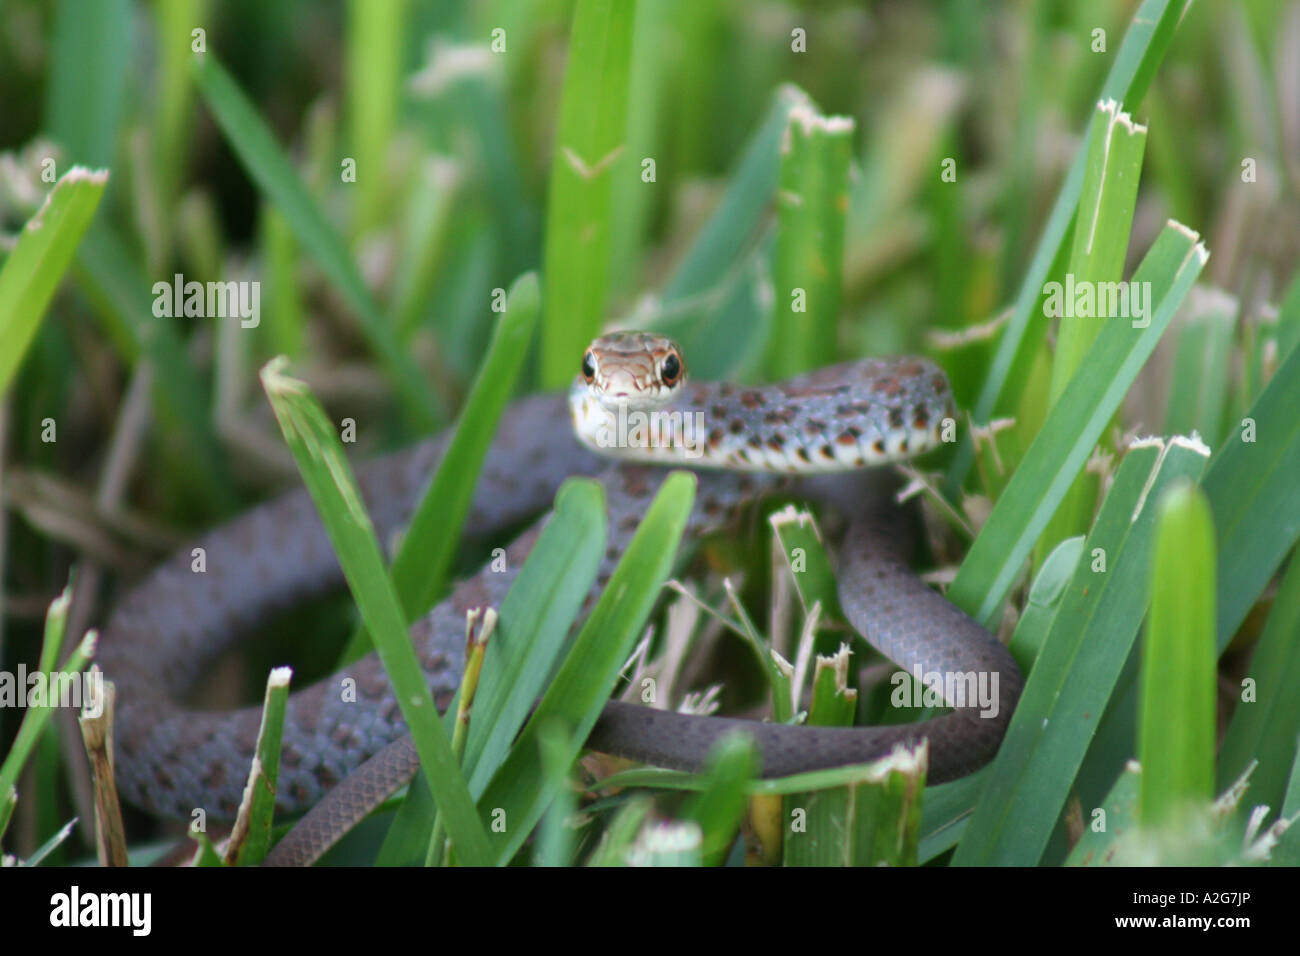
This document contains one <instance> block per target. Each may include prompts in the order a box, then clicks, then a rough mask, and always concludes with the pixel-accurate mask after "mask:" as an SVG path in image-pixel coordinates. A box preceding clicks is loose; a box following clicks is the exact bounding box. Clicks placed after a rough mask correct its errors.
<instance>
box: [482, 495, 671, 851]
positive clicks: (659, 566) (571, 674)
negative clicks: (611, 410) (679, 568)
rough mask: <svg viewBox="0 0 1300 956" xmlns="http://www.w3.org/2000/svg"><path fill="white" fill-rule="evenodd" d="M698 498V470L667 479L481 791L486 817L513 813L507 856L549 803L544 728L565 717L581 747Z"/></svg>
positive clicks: (574, 751) (574, 744)
mask: <svg viewBox="0 0 1300 956" xmlns="http://www.w3.org/2000/svg"><path fill="white" fill-rule="evenodd" d="M694 498H695V477H694V476H693V475H691V474H689V473H686V472H674V473H673V474H671V475H669V476H668V478H667V479H666V480H665V481H664V483H663V485H662V486H661V487H660V489H659V493H658V494H657V495H655V500H654V502H653V503H652V504H651V505H650V508H649V510H648V511H647V512H646V515H645V518H644V519H643V520H642V522H641V527H640V528H638V529H637V532H636V534H635V535H634V536H633V538H632V541H631V543H630V544H629V545H628V547H627V551H626V552H625V553H624V555H623V559H622V560H621V561H620V562H619V564H618V567H617V568H616V569H615V570H614V574H613V576H612V577H611V578H610V580H609V583H608V584H607V585H606V587H605V590H604V591H603V592H602V594H601V597H600V600H599V601H598V602H597V603H596V607H595V608H594V609H593V610H592V612H591V616H590V617H588V618H587V622H586V623H585V624H584V625H583V627H582V630H581V631H580V632H579V633H578V637H577V639H576V640H575V641H574V642H573V646H572V648H571V649H570V651H569V653H568V656H567V657H566V658H565V660H564V663H563V664H562V665H561V666H560V669H559V671H558V672H557V673H556V675H555V679H554V680H553V681H552V682H551V686H550V687H549V688H548V689H547V691H546V694H545V696H543V698H542V700H541V702H540V703H539V704H538V705H537V710H536V711H535V712H534V713H533V717H532V719H531V720H530V721H529V722H528V724H527V726H525V727H524V729H523V732H522V733H521V734H520V735H519V740H518V741H517V742H516V744H515V747H514V749H513V750H512V751H511V753H510V756H509V757H508V758H507V759H506V761H505V763H503V764H502V765H501V768H500V769H499V770H498V771H497V774H496V776H494V777H493V778H492V782H491V783H490V784H488V787H487V790H486V791H485V792H484V794H483V796H482V798H480V800H479V807H480V808H481V811H482V813H483V816H484V818H485V819H492V818H493V817H494V816H496V815H497V814H501V815H503V816H502V817H501V818H502V819H504V820H505V821H506V829H505V831H504V832H503V833H500V834H498V833H494V834H493V839H494V842H495V850H496V853H495V856H496V859H497V861H498V862H499V863H505V862H507V861H508V860H510V858H511V857H513V856H514V855H515V853H516V852H518V850H519V847H521V846H522V845H523V842H524V840H526V839H527V838H528V834H529V833H530V832H531V831H532V829H533V826H534V825H535V824H536V823H537V821H538V819H540V817H541V815H542V812H543V811H544V810H545V809H546V805H545V800H544V799H543V797H544V787H543V777H544V772H543V768H542V766H541V755H540V752H539V747H538V734H539V728H540V727H541V726H543V725H544V724H545V723H547V722H548V721H549V720H551V719H552V718H555V717H558V718H560V719H562V720H563V721H564V722H565V725H566V726H568V727H571V728H572V732H573V733H572V736H571V737H570V739H569V760H570V761H571V760H572V759H573V758H575V757H576V756H577V755H578V752H579V751H580V750H581V749H582V744H583V742H584V741H585V740H586V739H587V736H588V734H590V733H591V728H592V727H593V726H595V723H596V719H597V718H598V717H599V716H600V709H601V707H602V706H603V705H604V703H605V701H606V700H608V699H609V694H610V691H612V690H613V688H614V683H615V681H616V680H617V678H618V672H619V669H620V668H621V667H622V666H623V663H624V661H626V660H627V656H628V654H629V653H630V652H631V650H632V646H633V645H634V644H635V642H636V639H637V638H638V637H639V636H640V634H641V630H642V628H643V627H644V626H645V621H646V618H647V617H648V616H649V614H650V609H651V608H652V607H653V606H654V602H655V599H656V598H657V597H658V595H659V590H660V588H661V587H662V586H663V583H664V582H665V581H666V580H667V579H668V574H669V571H670V570H671V568H672V562H673V558H674V556H675V554H676V552H677V545H678V543H679V542H680V541H681V537H682V532H683V531H684V530H685V528H686V519H687V516H688V515H689V514H690V511H691V504H692V502H693V501H694Z"/></svg>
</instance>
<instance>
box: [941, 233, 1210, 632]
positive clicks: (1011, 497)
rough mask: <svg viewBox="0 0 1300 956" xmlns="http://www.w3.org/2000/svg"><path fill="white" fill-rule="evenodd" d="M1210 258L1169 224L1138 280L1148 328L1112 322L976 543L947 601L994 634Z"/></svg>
mask: <svg viewBox="0 0 1300 956" xmlns="http://www.w3.org/2000/svg"><path fill="white" fill-rule="evenodd" d="M1207 256H1208V254H1207V253H1206V251H1205V248H1204V246H1202V245H1201V244H1200V243H1199V242H1197V235H1196V234H1195V233H1194V232H1191V231H1190V230H1188V229H1187V228H1185V227H1183V226H1180V225H1178V224H1177V223H1172V222H1171V223H1168V224H1167V225H1166V226H1165V228H1164V229H1163V230H1162V231H1161V233H1160V235H1159V236H1158V237H1157V238H1156V241H1155V243H1154V245H1153V246H1152V247H1151V251H1150V252H1148V253H1147V256H1146V258H1145V259H1143V260H1142V264H1141V265H1140V266H1139V267H1138V270H1137V272H1136V273H1135V274H1134V276H1133V280H1132V281H1134V282H1149V283H1151V286H1150V288H1151V299H1150V301H1151V302H1152V303H1154V304H1153V305H1152V310H1151V313H1152V314H1151V317H1150V319H1149V321H1148V324H1147V325H1146V326H1145V327H1144V328H1134V327H1133V326H1132V325H1131V324H1130V322H1129V321H1127V320H1111V321H1110V322H1107V323H1106V325H1105V328H1103V329H1102V332H1101V334H1100V335H1099V336H1098V337H1097V341H1096V342H1095V343H1093V346H1092V348H1091V349H1090V350H1089V352H1088V355H1087V357H1086V358H1085V360H1084V365H1083V367H1082V368H1081V369H1080V374H1079V375H1076V376H1074V378H1072V379H1071V380H1070V384H1069V385H1068V386H1066V389H1065V391H1064V392H1063V393H1062V394H1061V397H1060V398H1059V399H1058V400H1057V402H1056V405H1055V406H1053V408H1052V411H1051V412H1050V413H1049V415H1048V417H1047V421H1046V422H1045V423H1044V425H1043V427H1042V429H1041V430H1040V431H1039V433H1038V436H1037V438H1035V440H1034V443H1033V445H1031V446H1030V448H1029V451H1028V452H1027V453H1026V455H1025V458H1024V460H1023V461H1022V462H1021V464H1020V467H1019V468H1018V469H1016V472H1015V474H1014V475H1012V477H1011V480H1010V482H1008V484H1007V487H1006V489H1005V490H1004V492H1003V494H1002V495H1001V497H999V498H998V502H997V504H996V505H995V506H994V508H993V512H992V514H991V515H990V516H989V519H988V522H987V523H986V524H985V525H984V528H983V530H982V531H981V532H980V535H979V537H978V538H976V539H975V543H974V545H972V547H971V549H970V551H969V552H968V553H967V555H966V558H965V560H964V561H963V562H962V566H961V569H960V570H959V571H958V573H957V577H956V578H955V579H954V581H953V583H952V587H951V588H950V589H949V591H948V599H949V600H951V601H952V602H953V603H954V604H956V605H957V606H958V607H961V608H964V609H965V610H966V611H967V612H968V613H969V614H970V615H971V616H972V617H974V618H975V619H976V620H977V621H980V622H982V623H983V624H984V625H985V626H988V625H989V624H990V623H991V622H992V621H993V620H994V619H995V617H996V616H997V613H998V609H999V608H1000V607H1001V605H1002V602H1003V600H1004V599H1005V598H1006V596H1007V593H1008V591H1009V590H1010V589H1011V585H1012V583H1013V582H1014V580H1015V577H1016V575H1017V574H1018V573H1019V572H1020V566H1021V564H1022V563H1023V562H1024V560H1025V558H1026V557H1027V556H1028V554H1029V551H1030V549H1031V548H1032V547H1033V544H1034V541H1035V540H1037V538H1038V536H1039V535H1040V534H1041V533H1042V531H1043V528H1044V527H1045V526H1046V525H1047V522H1048V520H1049V519H1050V518H1051V516H1052V514H1053V513H1054V512H1055V511H1056V508H1057V506H1058V505H1059V504H1060V502H1061V500H1062V498H1063V497H1064V496H1065V493H1066V490H1067V489H1068V488H1069V487H1070V484H1071V483H1072V482H1073V481H1074V477H1075V475H1077V474H1078V473H1079V470H1080V469H1081V468H1082V467H1083V464H1084V462H1085V461H1086V460H1087V457H1088V455H1089V454H1090V453H1091V452H1092V449H1093V446H1094V445H1096V443H1097V439H1098V438H1099V437H1101V433H1102V431H1103V430H1104V429H1105V427H1106V424H1107V423H1108V422H1109V421H1110V419H1111V416H1112V415H1114V414H1115V412H1116V410H1117V409H1118V408H1119V404H1120V402H1121V401H1122V400H1123V398H1124V394H1125V393H1126V392H1127V391H1128V389H1129V386H1130V385H1132V384H1133V380H1134V379H1135V378H1136V377H1137V374H1138V372H1139V371H1140V370H1141V368H1142V365H1143V364H1144V363H1145V362H1146V359H1147V356H1149V355H1150V354H1151V352H1152V350H1153V349H1154V348H1155V346H1156V342H1158V341H1159V339H1160V336H1161V334H1162V333H1163V332H1164V330H1165V327H1166V326H1167V325H1168V324H1169V320H1170V319H1171V318H1173V315H1174V312H1175V310H1176V309H1177V308H1178V305H1179V304H1180V303H1181V302H1182V300H1183V298H1184V297H1185V296H1186V295H1187V292H1188V290H1189V289H1190V288H1191V287H1192V283H1193V282H1195V281H1196V277H1197V275H1199V274H1200V271H1201V267H1202V266H1203V265H1204V264H1205V260H1206V258H1207Z"/></svg>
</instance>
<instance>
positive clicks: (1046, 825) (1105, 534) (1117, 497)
mask: <svg viewBox="0 0 1300 956" xmlns="http://www.w3.org/2000/svg"><path fill="white" fill-rule="evenodd" d="M1206 455H1207V452H1206V450H1205V448H1204V447H1203V446H1198V445H1195V444H1192V443H1191V442H1189V441H1188V440H1186V439H1179V438H1175V439H1172V440H1171V441H1170V442H1169V444H1168V445H1167V446H1166V445H1165V444H1164V443H1163V442H1160V441H1158V440H1148V441H1143V442H1140V443H1137V444H1136V445H1135V447H1133V448H1131V449H1130V450H1129V452H1128V454H1126V455H1125V456H1124V461H1123V463H1122V464H1121V465H1120V468H1119V471H1118V472H1117V473H1116V475H1115V482H1114V484H1113V485H1112V486H1111V490H1110V493H1109V494H1108V495H1107V496H1106V500H1105V502H1104V503H1103V504H1102V508H1101V513H1100V514H1099V515H1098V516H1097V521H1096V523H1095V524H1094V526H1093V529H1092V533H1091V534H1090V535H1089V537H1088V541H1087V543H1086V544H1085V546H1084V554H1083V560H1082V561H1081V562H1080V563H1079V565H1078V567H1077V569H1076V570H1075V573H1074V577H1073V579H1072V580H1071V582H1070V586H1069V588H1068V589H1067V590H1066V593H1065V595H1064V596H1063V598H1062V600H1061V605H1060V608H1059V609H1058V610H1057V612H1056V615H1055V617H1054V618H1053V621H1052V628H1051V630H1050V631H1049V632H1048V635H1047V639H1046V641H1045V642H1044V644H1043V648H1042V650H1041V651H1040V653H1039V655H1038V659H1037V661H1035V663H1034V668H1033V670H1032V671H1031V672H1030V674H1029V679H1028V681H1027V682H1026V684H1025V691H1024V694H1023V695H1022V696H1021V698H1020V703H1019V704H1017V706H1016V712H1015V715H1014V716H1013V717H1012V718H1011V726H1010V727H1009V728H1008V729H1007V736H1006V739H1005V740H1003V742H1002V747H1001V749H1000V750H999V751H998V755H997V757H995V758H994V761H993V764H992V765H991V767H990V768H989V770H988V779H987V782H986V784H985V786H984V788H983V791H982V792H981V793H980V795H979V800H978V802H977V803H976V804H975V812H974V814H973V815H972V817H971V820H970V825H969V827H968V828H967V831H966V836H965V838H964V839H963V840H962V843H961V846H960V847H959V848H958V850H957V854H956V856H955V857H954V858H953V863H954V864H957V865H969V866H987V865H1019V866H1030V865H1034V864H1036V863H1037V862H1038V861H1039V858H1040V857H1041V855H1042V853H1043V849H1044V848H1045V847H1046V845H1047V841H1048V839H1049V838H1050V836H1051V834H1052V828H1053V827H1054V826H1055V824H1056V819H1057V817H1058V815H1059V814H1060V811H1061V808H1062V807H1063V806H1064V805H1065V801H1066V799H1067V798H1068V796H1069V793H1070V788H1071V786H1072V785H1073V784H1074V780H1075V777H1076V775H1077V774H1078V771H1079V766H1080V764H1081V763H1082V761H1083V758H1084V755H1085V753H1086V752H1087V750H1088V745H1089V743H1090V742H1091V740H1092V737H1093V734H1094V733H1095V732H1096V729H1097V724H1098V722H1099V720H1100V718H1101V715H1102V713H1103V711H1104V710H1105V708H1106V702H1107V700H1108V699H1109V698H1110V696H1111V694H1112V692H1113V691H1114V688H1115V685H1116V682H1117V681H1118V679H1119V676H1120V673H1121V671H1122V670H1123V668H1124V662H1125V661H1126V660H1127V658H1128V654H1129V650H1130V648H1131V647H1132V644H1133V641H1134V640H1135V639H1136V637H1137V631H1138V627H1139V625H1140V624H1141V622H1142V618H1143V615H1144V614H1145V612H1146V607H1147V600H1148V590H1147V569H1148V568H1149V566H1150V561H1149V555H1150V553H1151V547H1152V540H1153V532H1154V524H1155V509H1154V504H1155V502H1156V500H1157V498H1156V497H1155V496H1156V495H1158V494H1159V493H1160V492H1161V491H1162V490H1163V489H1165V488H1167V487H1170V486H1171V484H1172V483H1173V482H1175V481H1179V480H1184V479H1186V480H1193V481H1194V480H1196V479H1197V478H1198V477H1199V476H1200V474H1201V472H1202V471H1203V469H1204V467H1205V461H1206Z"/></svg>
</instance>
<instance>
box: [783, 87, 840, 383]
mask: <svg viewBox="0 0 1300 956" xmlns="http://www.w3.org/2000/svg"><path fill="white" fill-rule="evenodd" d="M853 129H854V124H853V120H852V119H850V118H848V117H847V116H823V115H821V114H820V113H818V112H817V111H816V110H815V109H814V108H812V106H811V105H804V106H798V107H795V108H794V109H792V110H791V111H790V114H789V122H788V125H787V126H786V130H785V140H784V142H783V143H782V148H781V179H780V189H779V190H778V192H777V210H778V215H777V220H778V228H777V234H776V261H775V263H774V265H773V275H772V281H773V286H774V288H775V292H776V298H775V301H774V303H773V309H774V310H775V311H774V313H773V322H772V334H771V335H770V336H769V338H768V351H767V369H768V371H769V372H770V373H771V374H772V375H773V376H775V377H777V378H786V377H789V376H791V375H797V374H798V373H800V372H806V371H808V370H809V369H812V368H816V367H818V366H821V365H827V364H829V363H830V362H831V361H832V360H833V359H834V356H835V342H836V338H837V336H836V330H837V328H838V326H839V316H840V286H841V284H842V270H843V264H844V216H845V213H846V211H847V210H848V207H849V195H848V191H849V154H850V151H851V150H852V147H853Z"/></svg>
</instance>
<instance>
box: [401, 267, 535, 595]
mask: <svg viewBox="0 0 1300 956" xmlns="http://www.w3.org/2000/svg"><path fill="white" fill-rule="evenodd" d="M539 307H540V292H539V290H538V286H537V275H536V273H533V272H529V273H526V274H525V275H523V276H520V277H519V278H518V279H517V280H515V284H514V285H513V286H511V287H510V293H509V295H508V296H507V298H506V306H505V312H504V313H502V315H501V319H500V321H499V322H498V323H497V327H496V330H495V331H494V332H493V335H492V344H491V345H490V346H489V348H488V354H487V356H486V357H485V358H484V360H483V364H482V365H481V366H480V367H479V371H478V374H477V375H476V376H475V378H474V386H473V388H472V389H471V390H470V393H469V398H468V399H466V401H465V407H464V409H463V410H462V411H461V414H460V418H459V420H458V421H457V422H456V431H455V433H454V434H453V435H452V438H451V443H450V444H449V445H448V446H447V453H446V455H445V456H443V459H442V461H441V462H440V463H439V465H438V471H437V472H436V473H435V474H434V476H433V481H432V483H431V484H430V485H429V489H428V490H427V491H426V492H425V493H424V497H422V498H421V499H420V504H419V506H418V507H417V508H416V511H415V515H414V516H413V517H412V518H411V522H410V524H409V526H408V527H407V530H406V534H405V535H404V536H403V538H402V544H401V547H400V548H399V549H398V551H397V556H396V557H395V558H394V559H393V568H392V574H393V585H394V587H396V589H397V595H398V597H399V598H400V599H401V601H402V610H403V611H405V612H406V615H407V617H408V618H415V617H417V616H419V615H421V614H423V613H424V612H425V611H427V610H428V609H429V608H430V607H432V606H433V602H434V600H435V599H436V598H437V597H438V595H439V594H441V593H442V588H443V584H444V583H445V581H446V577H447V569H448V568H449V567H451V559H452V557H453V556H454V554H455V551H456V547H457V544H458V543H459V541H460V532H461V527H462V526H463V525H464V523H465V515H466V514H468V513H469V505H470V501H471V500H472V499H473V497H474V487H475V486H476V485H477V484H478V474H479V470H480V469H481V468H482V467H483V459H484V457H486V455H487V450H488V445H490V444H491V443H492V436H493V435H495V434H496V431H497V422H498V421H499V420H500V418H501V413H502V411H504V410H505V407H506V403H507V402H508V401H509V399H510V395H511V393H512V392H513V391H514V386H515V381H516V380H517V379H518V378H519V372H520V369H522V367H523V364H524V358H525V357H526V356H527V354H528V345H529V343H530V342H531V341H532V336H533V326H534V325H535V324H536V320H537V313H538V310H539Z"/></svg>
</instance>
